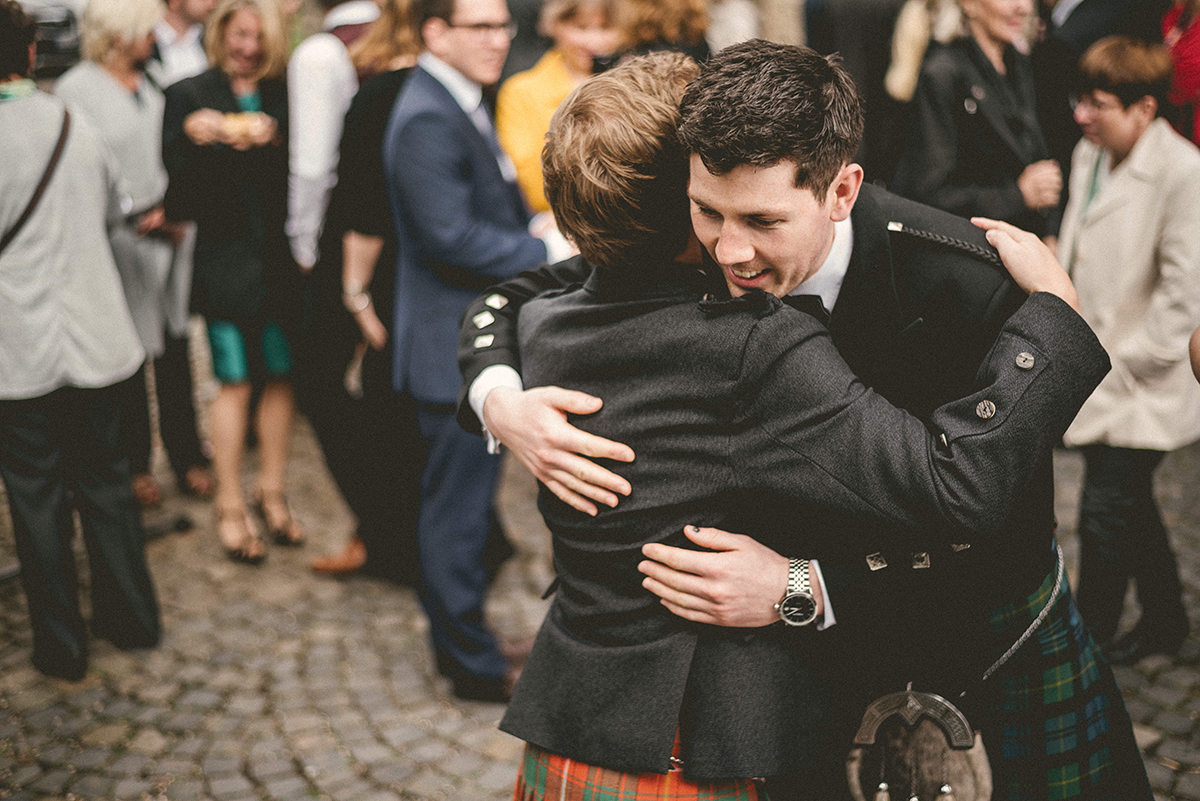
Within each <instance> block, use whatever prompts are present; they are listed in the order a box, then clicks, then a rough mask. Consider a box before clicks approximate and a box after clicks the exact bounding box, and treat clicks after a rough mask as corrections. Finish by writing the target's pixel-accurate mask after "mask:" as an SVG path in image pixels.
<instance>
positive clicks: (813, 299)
mask: <svg viewBox="0 0 1200 801" xmlns="http://www.w3.org/2000/svg"><path fill="white" fill-rule="evenodd" d="M780 299H781V300H782V301H783V302H784V303H786V304H787V305H789V306H791V307H792V308H793V309H795V310H796V311H802V312H804V313H805V314H809V315H812V316H813V317H815V318H817V319H818V320H819V321H820V322H821V324H822V325H826V326H827V325H829V312H827V311H825V304H824V303H822V302H821V296H820V295H784V296H783V297H782V298H780Z"/></svg>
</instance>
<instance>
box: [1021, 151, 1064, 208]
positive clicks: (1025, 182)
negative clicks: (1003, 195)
mask: <svg viewBox="0 0 1200 801" xmlns="http://www.w3.org/2000/svg"><path fill="white" fill-rule="evenodd" d="M1062 184H1063V180H1062V170H1061V169H1060V168H1059V166H1058V162H1057V161H1052V160H1050V159H1045V160H1043V161H1035V162H1034V163H1033V164H1030V165H1029V166H1028V167H1026V168H1025V169H1024V170H1022V171H1021V174H1020V176H1018V177H1017V188H1018V189H1020V190H1021V197H1022V199H1024V201H1025V206H1026V207H1027V208H1030V209H1033V210H1034V211H1037V210H1038V209H1049V208H1053V207H1055V206H1057V205H1058V198H1059V195H1060V194H1062Z"/></svg>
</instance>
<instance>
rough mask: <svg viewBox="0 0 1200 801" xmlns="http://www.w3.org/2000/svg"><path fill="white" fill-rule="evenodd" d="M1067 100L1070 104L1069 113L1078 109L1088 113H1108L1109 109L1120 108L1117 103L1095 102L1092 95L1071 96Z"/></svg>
mask: <svg viewBox="0 0 1200 801" xmlns="http://www.w3.org/2000/svg"><path fill="white" fill-rule="evenodd" d="M1068 99H1069V100H1070V103H1071V111H1074V110H1075V109H1078V108H1082V109H1086V110H1089V111H1108V110H1109V109H1117V108H1122V106H1121V103H1120V102H1119V101H1117V102H1113V101H1112V100H1097V99H1096V97H1095V96H1094V95H1092V94H1086V95H1071V97H1070V98H1068Z"/></svg>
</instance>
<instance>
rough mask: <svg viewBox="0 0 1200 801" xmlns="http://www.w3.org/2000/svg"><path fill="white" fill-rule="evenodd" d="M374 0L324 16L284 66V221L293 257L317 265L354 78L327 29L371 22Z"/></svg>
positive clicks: (304, 264)
mask: <svg viewBox="0 0 1200 801" xmlns="http://www.w3.org/2000/svg"><path fill="white" fill-rule="evenodd" d="M378 16H379V7H378V6H377V5H375V3H374V2H373V0H351V2H349V3H342V4H341V5H339V6H336V7H335V8H333V9H332V10H330V12H329V13H328V14H326V15H325V19H324V22H323V28H324V30H323V31H322V32H321V33H316V34H313V35H312V36H310V37H308V38H307V39H305V40H304V41H303V42H301V43H300V45H299V47H297V48H296V50H295V52H294V53H292V57H291V59H290V60H289V62H288V219H287V235H288V241H289V243H290V244H291V249H292V257H293V258H294V259H295V260H296V262H297V263H298V264H299V265H300V266H301V267H304V268H310V267H312V266H313V265H314V264H315V263H316V261H317V240H318V239H319V237H320V235H321V225H322V223H323V222H324V220H325V209H326V207H327V206H328V205H329V195H330V193H331V192H332V191H333V185H334V184H335V183H337V164H338V144H339V142H340V140H341V138H342V125H343V122H344V120H345V116H346V111H347V109H349V108H350V101H351V100H353V99H354V93H355V92H356V91H358V76H357V75H356V73H355V71H354V64H353V62H351V61H350V53H349V51H348V50H347V49H346V45H344V44H342V40H341V39H339V38H337V37H336V36H334V35H333V34H332V33H329V31H331V30H333V29H334V28H336V27H339V26H342V25H355V24H363V23H369V22H372V21H373V20H374V19H375V18H376V17H378Z"/></svg>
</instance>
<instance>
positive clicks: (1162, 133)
mask: <svg viewBox="0 0 1200 801" xmlns="http://www.w3.org/2000/svg"><path fill="white" fill-rule="evenodd" d="M1170 70H1171V62H1170V57H1169V56H1168V54H1167V52H1166V50H1165V49H1164V48H1163V47H1162V46H1161V45H1149V44H1146V43H1144V42H1140V41H1137V40H1134V39H1131V38H1127V37H1110V38H1106V39H1102V40H1100V41H1099V42H1097V43H1096V44H1094V45H1092V46H1091V47H1090V48H1088V50H1087V52H1086V53H1084V56H1083V59H1082V61H1081V62H1080V72H1081V74H1082V78H1083V92H1082V93H1081V94H1080V95H1079V99H1078V102H1077V105H1076V107H1075V119H1076V120H1077V121H1078V122H1079V126H1080V128H1082V129H1083V137H1084V140H1083V141H1081V142H1080V143H1079V145H1078V146H1077V147H1076V148H1075V155H1074V158H1073V161H1074V164H1073V167H1072V170H1071V184H1072V186H1071V199H1070V202H1069V203H1068V204H1067V209H1066V214H1065V216H1064V218H1063V236H1062V239H1061V241H1060V243H1059V250H1058V257H1059V260H1060V261H1061V262H1062V264H1063V265H1064V266H1065V267H1066V268H1067V269H1068V270H1069V271H1070V273H1071V278H1072V279H1073V280H1074V282H1075V286H1076V288H1077V289H1078V291H1079V305H1080V309H1081V310H1082V314H1083V317H1084V319H1085V320H1087V322H1088V324H1089V325H1091V327H1092V328H1093V330H1095V332H1096V335H1097V336H1098V337H1099V338H1100V342H1101V343H1102V344H1103V345H1104V347H1105V349H1107V350H1108V353H1109V356H1110V357H1111V358H1112V372H1111V373H1110V374H1109V375H1108V376H1107V377H1106V378H1105V379H1104V381H1103V382H1102V383H1101V384H1100V386H1099V387H1098V388H1097V389H1096V391H1095V393H1093V394H1092V396H1091V397H1090V398H1089V399H1088V401H1087V403H1085V404H1084V406H1083V408H1082V409H1081V410H1080V412H1079V416H1078V417H1076V418H1075V422H1074V423H1073V424H1072V425H1071V427H1070V428H1069V429H1068V430H1067V433H1066V435H1065V436H1064V437H1063V441H1064V442H1065V443H1066V444H1067V445H1069V446H1082V448H1083V456H1084V460H1085V462H1086V472H1085V474H1084V479H1083V498H1082V501H1081V506H1080V517H1079V529H1078V530H1079V538H1080V544H1081V556H1080V570H1079V594H1078V595H1079V610H1080V612H1082V613H1083V616H1084V619H1085V620H1086V621H1087V623H1088V625H1089V626H1090V627H1091V629H1092V633H1093V635H1094V636H1095V637H1096V640H1097V642H1100V643H1102V644H1104V645H1105V646H1106V647H1105V650H1106V652H1107V653H1108V654H1109V658H1110V660H1111V661H1112V662H1114V663H1117V664H1125V663H1131V662H1135V661H1137V660H1138V659H1140V658H1141V657H1143V656H1146V655H1148V654H1152V653H1166V654H1173V653H1175V652H1176V651H1177V650H1178V649H1179V646H1180V645H1181V644H1182V642H1183V639H1184V637H1185V636H1187V633H1188V629H1189V622H1188V617H1187V613H1186V611H1185V610H1184V607H1183V600H1182V593H1183V589H1182V587H1181V585H1180V582H1179V571H1178V568H1177V566H1176V564H1175V556H1174V554H1173V553H1172V552H1171V546H1170V543H1169V541H1168V538H1167V531H1166V529H1165V528H1164V526H1163V522H1162V517H1161V515H1160V514H1159V510H1158V505H1157V503H1156V502H1155V500H1154V487H1153V476H1154V470H1155V468H1157V467H1158V465H1159V463H1160V462H1161V461H1162V459H1163V456H1164V455H1165V453H1166V451H1171V450H1174V449H1176V448H1179V447H1182V446H1184V445H1187V444H1189V443H1191V442H1194V441H1195V440H1196V439H1197V438H1200V385H1197V383H1196V381H1195V380H1194V379H1193V377H1192V374H1191V371H1190V369H1189V363H1188V356H1187V352H1188V338H1189V337H1190V336H1191V334H1192V330H1193V328H1195V325H1196V321H1197V320H1198V319H1200V235H1198V234H1200V151H1197V149H1196V147H1195V146H1194V145H1193V144H1192V143H1191V142H1189V141H1187V140H1186V139H1184V138H1183V137H1181V136H1180V135H1179V134H1177V133H1176V132H1175V131H1174V130H1173V129H1172V128H1171V126H1170V125H1169V124H1168V123H1167V122H1166V121H1165V120H1164V119H1162V118H1161V117H1160V116H1159V112H1160V110H1161V109H1162V108H1163V104H1164V102H1165V98H1166V95H1167V91H1168V87H1169V85H1170ZM1131 578H1132V579H1133V580H1134V582H1135V583H1136V585H1137V597H1138V602H1139V603H1140V604H1141V607H1142V615H1141V619H1140V620H1139V621H1138V623H1137V625H1136V626H1135V627H1134V628H1133V630H1132V631H1130V632H1128V633H1127V634H1125V635H1124V636H1122V637H1120V638H1118V639H1116V640H1115V641H1114V640H1113V637H1114V635H1116V633H1117V624H1118V621H1119V619H1120V617H1121V609H1122V606H1123V605H1124V599H1125V591H1126V589H1127V588H1128V585H1129V580H1130V579H1131Z"/></svg>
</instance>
